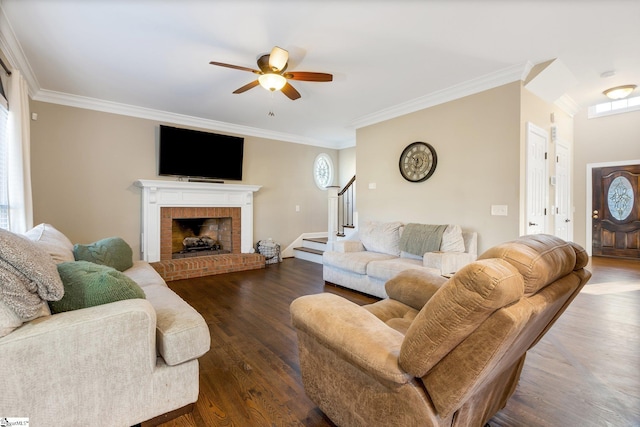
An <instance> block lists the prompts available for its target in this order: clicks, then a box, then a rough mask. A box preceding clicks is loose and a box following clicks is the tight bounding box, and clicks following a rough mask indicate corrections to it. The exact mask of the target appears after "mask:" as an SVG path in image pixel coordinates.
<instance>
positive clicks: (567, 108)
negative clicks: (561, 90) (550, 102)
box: [554, 95, 580, 117]
mask: <svg viewBox="0 0 640 427" xmlns="http://www.w3.org/2000/svg"><path fill="white" fill-rule="evenodd" d="M554 104H555V105H556V106H557V107H558V108H560V109H561V110H562V111H564V112H565V113H567V114H568V115H570V116H571V117H573V116H575V115H576V114H577V113H578V111H580V105H578V103H577V102H576V101H574V100H573V98H571V97H570V96H569V95H562V96H561V97H560V98H558V99H557V100H556V101H555V102H554Z"/></svg>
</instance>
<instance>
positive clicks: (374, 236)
mask: <svg viewBox="0 0 640 427" xmlns="http://www.w3.org/2000/svg"><path fill="white" fill-rule="evenodd" d="M401 226H402V223H401V222H377V221H365V222H364V224H363V225H362V227H360V230H358V233H359V235H360V241H361V242H362V244H363V245H364V247H365V249H366V250H368V251H370V252H378V253H383V254H389V255H395V256H400V231H399V230H400V227H401Z"/></svg>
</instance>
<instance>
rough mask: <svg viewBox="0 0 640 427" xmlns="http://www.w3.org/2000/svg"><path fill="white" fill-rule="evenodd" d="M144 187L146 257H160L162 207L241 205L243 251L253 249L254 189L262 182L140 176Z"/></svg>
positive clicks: (144, 249)
mask: <svg viewBox="0 0 640 427" xmlns="http://www.w3.org/2000/svg"><path fill="white" fill-rule="evenodd" d="M134 185H135V186H137V187H140V188H142V224H141V226H142V233H141V236H140V240H141V241H140V244H141V248H142V259H144V260H145V261H148V262H157V261H160V208H163V207H239V208H241V209H240V212H241V214H240V222H241V227H242V233H241V240H240V251H241V252H242V253H250V252H252V250H253V193H254V192H256V191H258V190H259V189H260V188H261V186H260V185H239V184H214V183H208V182H206V183H205V182H186V181H162V180H149V179H139V180H137V181H136V182H134Z"/></svg>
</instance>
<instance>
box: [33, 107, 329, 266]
mask: <svg viewBox="0 0 640 427" xmlns="http://www.w3.org/2000/svg"><path fill="white" fill-rule="evenodd" d="M31 111H32V112H35V113H38V120H37V121H31V165H32V185H33V202H34V222H35V223H36V224H38V223H40V222H48V223H51V224H53V225H54V226H56V227H58V228H59V229H60V230H61V231H63V232H64V233H65V234H67V235H68V236H69V238H70V239H71V240H72V241H73V242H74V243H89V242H93V241H95V240H98V239H101V238H104V237H109V236H120V237H122V238H124V239H125V240H126V241H127V242H129V244H130V245H131V246H132V247H133V249H134V253H139V250H140V189H139V188H137V187H134V186H133V182H134V181H135V180H137V179H170V178H167V177H158V175H157V166H156V165H157V161H156V158H157V157H156V156H157V141H158V125H159V123H157V122H155V121H152V120H145V119H139V118H133V117H127V116H121V115H116V114H109V113H102V112H98V111H92V110H85V109H80V108H73V107H66V106H61V105H56V104H49V103H44V102H31ZM168 124H170V123H168ZM244 152H245V157H244V171H243V174H244V177H243V180H242V181H230V182H233V183H242V184H255V185H262V186H263V187H262V189H260V191H258V192H257V193H255V194H254V240H255V241H257V240H261V239H266V238H268V237H272V238H273V239H274V240H276V241H277V242H279V243H280V244H281V245H282V247H286V246H287V245H288V244H289V243H291V242H292V241H293V240H294V239H295V238H297V237H298V236H299V235H300V234H302V233H305V232H312V231H323V230H326V227H327V195H326V191H323V190H320V189H319V188H318V187H317V186H316V185H315V182H314V179H313V162H314V160H315V158H316V156H317V155H318V154H319V153H321V152H325V153H327V154H329V155H330V156H331V158H332V160H333V162H334V164H335V165H337V164H338V153H337V150H330V149H325V148H318V147H311V146H308V145H302V144H294V143H289V142H283V141H275V140H268V139H262V138H255V137H245V147H244ZM296 205H298V206H300V211H299V212H296V210H295V207H296Z"/></svg>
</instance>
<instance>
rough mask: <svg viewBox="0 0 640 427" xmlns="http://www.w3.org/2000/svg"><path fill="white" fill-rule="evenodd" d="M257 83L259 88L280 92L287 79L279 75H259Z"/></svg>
mask: <svg viewBox="0 0 640 427" xmlns="http://www.w3.org/2000/svg"><path fill="white" fill-rule="evenodd" d="M258 81H259V82H260V86H262V87H263V88H265V89H266V90H268V91H271V92H274V91H276V90H280V89H282V88H283V87H284V85H286V84H287V79H285V78H284V77H282V76H281V75H280V74H272V73H267V74H263V75H261V76H260V77H258Z"/></svg>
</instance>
